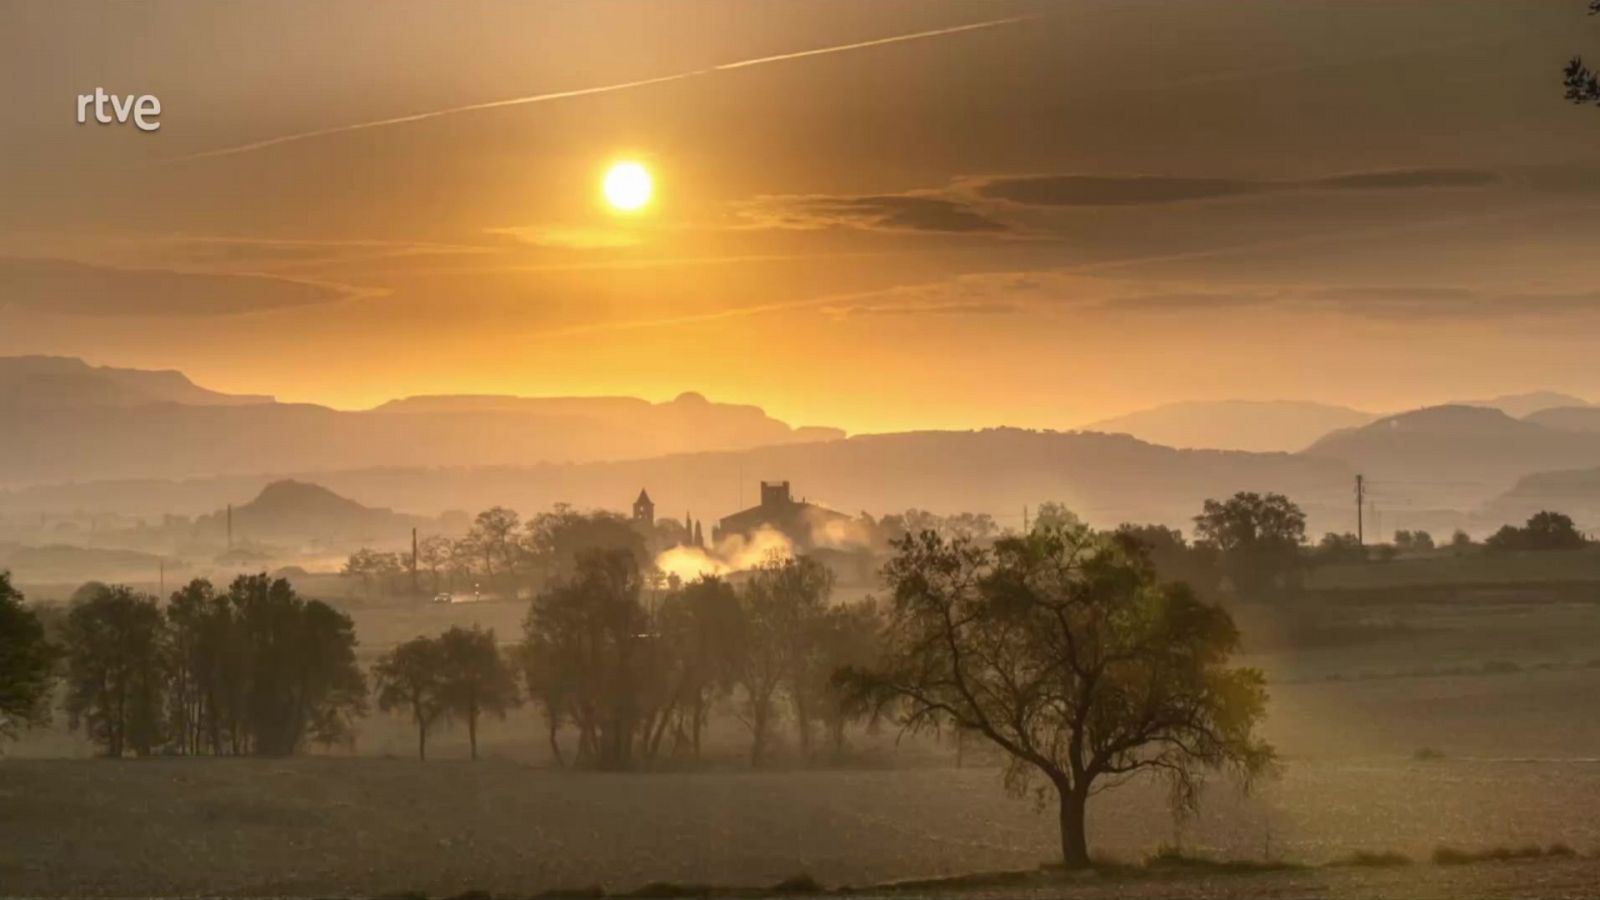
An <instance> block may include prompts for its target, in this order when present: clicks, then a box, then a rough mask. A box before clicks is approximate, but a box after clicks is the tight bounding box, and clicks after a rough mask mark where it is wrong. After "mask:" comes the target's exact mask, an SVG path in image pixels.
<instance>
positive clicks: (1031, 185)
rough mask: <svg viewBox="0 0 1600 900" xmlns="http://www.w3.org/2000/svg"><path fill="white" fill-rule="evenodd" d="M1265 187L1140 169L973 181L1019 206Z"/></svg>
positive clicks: (1173, 199)
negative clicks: (1137, 172) (1125, 174)
mask: <svg viewBox="0 0 1600 900" xmlns="http://www.w3.org/2000/svg"><path fill="white" fill-rule="evenodd" d="M1266 190H1270V187H1269V186H1268V185H1266V184H1264V183H1261V182H1252V181H1233V180H1228V179H1222V178H1163V177H1160V176H1156V175H1141V176H1136V177H1131V178H1117V177H1109V176H1100V175H1024V176H1017V177H1002V178H992V179H987V180H984V181H982V182H980V183H979V184H978V187H977V192H978V194H979V195H980V196H982V197H985V198H988V199H991V200H1005V201H1007V202H1010V203H1019V204H1022V205H1024V206H1147V205H1151V204H1159V203H1181V202H1183V201H1186V200H1208V199H1212V198H1216V197H1237V196H1240V195H1243V194H1257V193H1261V192H1263V191H1266Z"/></svg>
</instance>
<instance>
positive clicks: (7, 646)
mask: <svg viewBox="0 0 1600 900" xmlns="http://www.w3.org/2000/svg"><path fill="white" fill-rule="evenodd" d="M22 599H23V598H22V594H21V593H20V592H18V591H17V590H16V589H15V588H13V587H12V586H11V573H9V572H4V571H0V739H4V738H15V737H16V736H17V735H18V733H20V732H21V731H22V730H23V729H25V728H32V727H34V726H37V725H43V724H45V723H47V722H49V721H50V694H51V690H52V689H53V688H54V686H55V662H56V650H55V648H54V647H52V646H51V645H50V643H49V642H48V641H47V640H45V633H44V625H43V623H41V622H40V621H39V617H38V616H37V615H35V614H34V612H33V611H32V610H30V609H28V608H27V607H26V606H23V605H22Z"/></svg>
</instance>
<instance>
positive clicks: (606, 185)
mask: <svg viewBox="0 0 1600 900" xmlns="http://www.w3.org/2000/svg"><path fill="white" fill-rule="evenodd" d="M601 190H603V191H604V192H605V195H606V202H607V203H609V204H611V208H612V209H615V210H618V211H619V212H637V211H639V210H641V209H643V208H644V207H645V205H646V204H648V203H649V202H650V196H651V195H652V194H653V193H655V183H654V181H652V180H651V178H650V172H649V170H647V169H646V168H645V167H644V166H642V165H640V164H638V163H636V162H619V163H616V164H614V165H612V167H611V168H610V169H608V170H606V177H605V181H604V182H602V184H601Z"/></svg>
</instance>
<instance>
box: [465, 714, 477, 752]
mask: <svg viewBox="0 0 1600 900" xmlns="http://www.w3.org/2000/svg"><path fill="white" fill-rule="evenodd" d="M467 744H468V746H469V747H471V749H472V761H473V762H477V761H478V711H477V710H472V711H470V712H468V713H467Z"/></svg>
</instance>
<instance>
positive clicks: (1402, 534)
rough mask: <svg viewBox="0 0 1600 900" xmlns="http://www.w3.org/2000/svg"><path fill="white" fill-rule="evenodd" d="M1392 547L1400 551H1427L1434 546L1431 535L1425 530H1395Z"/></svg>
mask: <svg viewBox="0 0 1600 900" xmlns="http://www.w3.org/2000/svg"><path fill="white" fill-rule="evenodd" d="M1394 548H1395V549H1396V550H1398V551H1399V552H1401V553H1427V552H1429V551H1431V550H1432V549H1433V548H1434V544H1433V535H1431V534H1429V533H1427V532H1426V531H1405V530H1401V531H1396V532H1395V533H1394Z"/></svg>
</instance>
